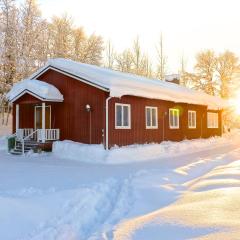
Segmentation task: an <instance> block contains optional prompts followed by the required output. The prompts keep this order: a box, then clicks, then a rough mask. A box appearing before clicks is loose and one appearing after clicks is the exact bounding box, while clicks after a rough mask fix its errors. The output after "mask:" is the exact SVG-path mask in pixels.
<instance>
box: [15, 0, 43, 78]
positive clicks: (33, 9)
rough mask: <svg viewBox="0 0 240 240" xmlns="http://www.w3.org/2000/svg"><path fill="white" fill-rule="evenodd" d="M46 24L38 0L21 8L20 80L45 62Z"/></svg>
mask: <svg viewBox="0 0 240 240" xmlns="http://www.w3.org/2000/svg"><path fill="white" fill-rule="evenodd" d="M45 29H46V22H45V21H43V19H42V17H41V11H40V9H39V6H38V4H37V2H36V0H26V1H25V2H24V3H23V4H22V5H21V7H20V32H19V37H20V39H19V42H20V49H19V51H20V56H19V70H18V71H19V73H20V78H25V77H28V76H29V75H30V74H31V73H32V72H33V71H34V70H35V69H36V68H37V67H38V66H39V64H40V63H39V61H40V59H41V60H43V61H44V60H45V59H46V57H43V56H42V54H43V53H45V51H44V50H43V49H44V47H42V46H45V44H46V42H45V41H44V39H43V37H44V36H46V34H44V30H45Z"/></svg>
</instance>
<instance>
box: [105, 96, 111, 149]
mask: <svg viewBox="0 0 240 240" xmlns="http://www.w3.org/2000/svg"><path fill="white" fill-rule="evenodd" d="M111 98H112V97H110V96H109V97H108V98H107V99H106V144H105V147H106V150H108V149H109V140H108V135H109V131H108V130H109V100H110V99H111Z"/></svg>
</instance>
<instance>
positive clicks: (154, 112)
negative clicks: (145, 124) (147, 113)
mask: <svg viewBox="0 0 240 240" xmlns="http://www.w3.org/2000/svg"><path fill="white" fill-rule="evenodd" d="M156 118H157V113H156V109H155V108H152V126H153V127H156V126H157V121H156Z"/></svg>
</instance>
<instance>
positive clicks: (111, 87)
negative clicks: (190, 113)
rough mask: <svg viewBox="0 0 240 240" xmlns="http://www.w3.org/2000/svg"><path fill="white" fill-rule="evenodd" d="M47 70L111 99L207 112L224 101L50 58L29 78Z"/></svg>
mask: <svg viewBox="0 0 240 240" xmlns="http://www.w3.org/2000/svg"><path fill="white" fill-rule="evenodd" d="M49 68H54V69H58V70H59V71H62V72H64V73H67V74H71V75H73V76H74V77H75V78H76V77H77V78H79V80H81V81H82V80H83V81H86V82H88V83H89V84H92V85H95V86H96V87H101V88H103V89H105V90H106V91H109V92H110V96H112V97H122V96H124V95H132V96H138V97H145V98H150V99H162V100H167V101H173V102H178V103H189V104H198V105H206V106H208V108H209V109H222V108H224V107H227V102H226V101H225V100H223V99H221V98H219V97H213V96H210V95H208V94H206V93H203V92H200V91H194V90H191V89H188V88H186V87H183V86H180V85H178V84H174V83H169V82H165V81H161V80H157V79H148V78H146V77H142V76H138V75H134V74H128V73H122V72H118V71H114V70H110V69H106V68H102V67H98V66H94V65H89V64H84V63H80V62H75V61H72V60H68V59H61V58H58V59H51V60H49V61H48V62H47V64H46V65H45V66H44V67H43V68H41V69H39V70H38V71H37V72H36V73H34V74H33V75H32V76H31V77H30V78H37V77H38V76H39V75H40V74H42V73H43V72H44V71H46V70H47V69H49Z"/></svg>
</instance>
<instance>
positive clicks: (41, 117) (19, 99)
mask: <svg viewBox="0 0 240 240" xmlns="http://www.w3.org/2000/svg"><path fill="white" fill-rule="evenodd" d="M14 88H15V89H14ZM11 91H12V92H11ZM11 91H10V93H9V95H10V96H9V100H10V101H11V102H12V103H13V136H14V137H15V138H16V143H15V148H14V149H13V153H14V151H15V153H19V152H20V150H21V153H24V152H27V150H30V149H31V147H33V146H34V147H36V146H37V147H39V146H41V147H43V146H47V145H49V146H50V145H52V143H53V142H54V141H57V140H59V139H60V128H59V127H57V126H58V120H59V116H60V114H61V112H60V111H59V104H61V102H63V96H62V95H61V93H60V92H59V90H58V89H57V88H55V87H54V86H53V85H50V84H48V83H45V82H41V81H38V80H24V81H23V82H20V83H18V84H17V86H16V85H15V86H14V87H13V89H12V90H11ZM20 148H21V149H20Z"/></svg>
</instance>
